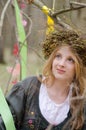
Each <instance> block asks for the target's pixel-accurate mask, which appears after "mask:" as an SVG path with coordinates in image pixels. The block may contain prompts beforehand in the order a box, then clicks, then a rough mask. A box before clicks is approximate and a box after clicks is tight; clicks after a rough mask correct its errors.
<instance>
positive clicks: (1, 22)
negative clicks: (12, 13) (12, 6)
mask: <svg viewBox="0 0 86 130" xmlns="http://www.w3.org/2000/svg"><path fill="white" fill-rule="evenodd" d="M10 1H11V0H8V1H7V2H6V4H5V6H4V9H3V11H2V14H1V19H0V36H1V35H2V27H3V21H4V16H5V13H6V10H7V7H8V5H9V3H10Z"/></svg>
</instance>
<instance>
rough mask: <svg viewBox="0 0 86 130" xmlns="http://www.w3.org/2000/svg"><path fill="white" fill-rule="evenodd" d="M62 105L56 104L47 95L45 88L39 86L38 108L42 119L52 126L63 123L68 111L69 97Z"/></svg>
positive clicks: (42, 85)
mask: <svg viewBox="0 0 86 130" xmlns="http://www.w3.org/2000/svg"><path fill="white" fill-rule="evenodd" d="M70 93H71V89H70V92H69V95H68V97H67V98H66V100H65V101H64V103H62V104H56V103H55V102H54V101H52V100H51V99H50V98H49V96H48V93H47V89H46V86H45V85H44V84H41V87H40V92H39V108H40V111H41V114H42V115H43V117H44V118H45V119H46V120H47V121H48V122H49V123H50V124H52V125H58V124H60V123H61V122H63V121H64V119H65V118H66V117H67V114H68V112H69V109H70V104H69V96H70Z"/></svg>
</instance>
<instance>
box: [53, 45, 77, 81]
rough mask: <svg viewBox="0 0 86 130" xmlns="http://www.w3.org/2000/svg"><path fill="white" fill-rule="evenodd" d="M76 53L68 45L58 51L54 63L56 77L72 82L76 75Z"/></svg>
mask: <svg viewBox="0 0 86 130" xmlns="http://www.w3.org/2000/svg"><path fill="white" fill-rule="evenodd" d="M74 59H75V55H74V54H73V53H72V51H71V49H70V48H69V47H68V46H62V47H61V48H60V49H59V50H58V51H57V53H56V55H55V58H54V60H53V63H52V73H53V75H54V77H55V79H61V80H66V81H68V82H72V80H73V79H74V75H75V60H74Z"/></svg>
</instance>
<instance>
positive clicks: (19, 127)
mask: <svg viewBox="0 0 86 130" xmlns="http://www.w3.org/2000/svg"><path fill="white" fill-rule="evenodd" d="M43 52H44V56H45V58H47V61H46V64H45V66H44V69H43V74H42V75H41V76H39V77H36V76H34V77H29V78H27V79H25V80H23V81H21V82H19V83H17V84H16V85H14V87H13V88H12V90H11V91H10V92H9V94H8V96H7V98H6V99H7V102H8V105H9V107H10V109H11V112H12V115H13V118H14V122H15V126H16V130H86V106H85V99H86V84H85V82H86V75H85V74H86V69H85V67H86V40H84V39H82V38H80V36H79V34H77V33H75V32H74V31H59V32H58V31H55V32H53V33H51V34H50V35H49V36H47V37H46V40H45V41H44V43H43ZM0 122H1V123H0V130H5V127H4V124H3V121H2V119H0Z"/></svg>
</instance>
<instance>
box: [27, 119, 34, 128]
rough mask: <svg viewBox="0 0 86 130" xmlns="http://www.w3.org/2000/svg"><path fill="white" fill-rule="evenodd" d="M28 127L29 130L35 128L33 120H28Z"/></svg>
mask: <svg viewBox="0 0 86 130" xmlns="http://www.w3.org/2000/svg"><path fill="white" fill-rule="evenodd" d="M28 125H29V127H30V128H31V129H34V128H35V120H34V119H29V120H28Z"/></svg>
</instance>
